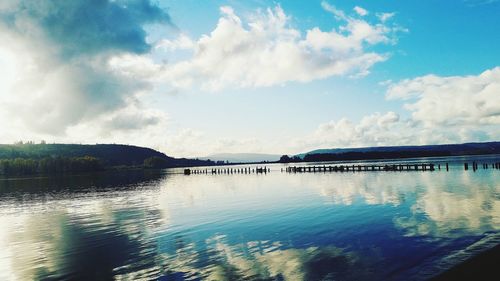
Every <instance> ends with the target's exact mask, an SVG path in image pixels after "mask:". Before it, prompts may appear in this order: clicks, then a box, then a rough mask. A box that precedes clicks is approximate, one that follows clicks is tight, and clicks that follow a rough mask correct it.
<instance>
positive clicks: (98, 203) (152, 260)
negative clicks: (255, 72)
mask: <svg viewBox="0 0 500 281" xmlns="http://www.w3.org/2000/svg"><path fill="white" fill-rule="evenodd" d="M498 159H499V158H498V156H490V157H476V161H478V162H479V163H482V162H487V163H492V162H498V161H499V160H498ZM410 161H412V160H410ZM413 161H415V160H413ZM432 161H433V162H436V163H437V162H438V161H442V162H443V163H444V162H450V163H452V165H451V166H450V171H449V172H446V171H445V170H444V169H442V170H441V171H434V172H429V171H427V172H414V171H413V172H354V173H353V172H344V173H340V172H339V173H305V174H286V173H281V172H280V169H281V168H282V167H284V166H282V165H269V166H268V167H270V168H271V172H270V173H268V174H266V175H263V174H258V175H256V174H251V175H245V174H243V175H242V174H232V175H225V174H223V175H190V176H184V175H182V174H181V173H179V172H180V170H169V171H160V172H143V171H127V172H105V173H99V174H91V175H82V176H65V177H53V178H43V177H40V178H32V179H9V180H6V179H0V280H109V279H117V280H151V279H153V280H155V279H159V280H413V279H415V280H421V279H427V278H429V277H431V276H433V275H435V274H437V273H439V272H441V271H443V270H446V269H448V268H449V267H451V266H453V265H455V264H457V263H459V262H461V261H463V260H466V259H468V258H470V257H471V256H474V255H476V254H478V253H480V252H481V251H484V250H485V249H489V248H491V247H493V246H495V245H498V244H499V243H500V231H499V230H500V170H494V169H491V168H490V169H482V167H481V165H479V168H480V169H479V170H477V171H475V172H473V171H472V170H469V171H464V170H463V161H470V158H454V159H433V160H432ZM233 168H234V167H233Z"/></svg>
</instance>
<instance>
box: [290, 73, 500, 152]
mask: <svg viewBox="0 0 500 281" xmlns="http://www.w3.org/2000/svg"><path fill="white" fill-rule="evenodd" d="M385 85H387V87H388V89H387V93H386V97H387V99H390V100H404V101H406V104H404V106H403V108H402V109H403V111H404V110H406V111H408V112H409V113H411V114H410V117H409V118H400V116H399V115H398V114H397V113H395V112H387V113H385V114H381V113H375V114H372V115H367V116H365V117H363V118H361V120H360V121H359V122H357V123H356V122H352V121H350V120H348V119H345V118H342V119H340V120H338V121H330V122H326V123H323V124H320V125H319V126H318V128H317V129H316V130H315V131H314V132H313V133H311V134H310V135H308V136H306V137H303V138H298V139H295V140H293V141H292V142H291V144H290V148H291V150H292V151H308V150H311V149H316V148H320V147H322V148H332V147H362V146H382V145H388V146H389V145H424V144H440V143H462V142H471V141H496V140H498V139H500V95H498V93H499V92H500V67H496V68H493V69H490V70H487V71H484V72H483V73H481V74H479V75H471V76H452V77H440V76H436V75H427V76H422V77H417V78H413V79H405V80H402V81H400V82H387V83H385Z"/></svg>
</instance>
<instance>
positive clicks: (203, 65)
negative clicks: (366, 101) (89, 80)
mask: <svg viewBox="0 0 500 281" xmlns="http://www.w3.org/2000/svg"><path fill="white" fill-rule="evenodd" d="M323 7H324V8H325V10H327V11H328V12H331V13H333V15H334V16H335V17H336V18H337V20H338V21H339V24H340V26H338V28H336V29H335V28H334V29H332V30H330V31H323V30H320V29H319V28H317V27H315V28H312V29H310V30H307V31H306V32H305V34H303V33H302V32H301V31H300V30H298V29H295V28H293V27H292V25H291V23H290V16H288V15H286V14H285V12H284V11H283V9H282V8H281V7H280V6H277V7H275V8H274V9H270V8H269V9H267V10H266V11H265V12H257V13H255V14H253V15H251V16H250V17H249V19H248V20H244V19H242V18H241V17H240V16H238V15H237V14H236V13H235V12H234V10H233V9H232V8H231V7H221V8H220V12H221V17H220V19H219V21H218V23H217V26H216V27H215V29H214V30H213V31H212V32H210V34H206V35H203V36H201V37H200V38H198V39H197V40H193V39H189V37H187V36H186V35H184V34H181V35H179V37H178V38H176V39H174V40H162V41H161V42H159V43H158V44H157V50H162V51H176V50H186V49H191V51H192V53H191V55H190V56H188V57H187V58H186V59H184V60H180V61H177V62H175V63H172V64H169V65H162V71H161V74H159V75H158V77H156V79H157V81H163V82H165V81H166V82H167V83H169V84H170V85H173V86H174V87H192V86H197V85H199V86H201V88H202V89H207V90H211V91H217V90H221V89H223V88H228V87H234V88H240V87H266V86H272V85H280V84H283V83H286V82H290V81H299V82H308V81H312V80H316V79H322V78H326V77H331V76H338V75H342V76H344V75H354V76H359V75H366V74H368V73H369V71H370V69H371V68H372V66H373V65H374V64H376V63H378V62H381V61H384V60H386V59H387V57H388V55H387V54H384V53H377V52H374V51H370V47H371V46H375V45H380V44H390V43H392V42H393V41H394V38H393V35H394V34H393V33H394V32H396V31H397V30H395V29H394V28H392V27H389V26H387V25H384V24H383V23H381V22H378V23H370V22H367V21H366V20H364V19H360V18H359V15H357V16H358V17H356V16H349V15H346V14H345V13H344V12H343V11H340V10H337V9H335V8H334V7H333V6H330V5H328V4H327V3H326V2H325V3H323ZM357 8H358V9H356V11H357V12H356V13H357V14H366V13H368V12H367V11H366V10H364V9H361V8H359V7H357ZM360 9H361V10H360ZM119 60H124V61H126V62H125V63H121V62H119ZM133 60H136V59H134V58H130V57H121V58H117V61H115V65H117V66H123V67H117V68H116V69H117V71H122V72H128V73H130V72H136V71H137V70H134V69H140V67H141V66H140V64H137V65H136V64H134V63H133ZM150 64H151V65H154V63H153V62H151V63H150ZM153 67H154V66H153Z"/></svg>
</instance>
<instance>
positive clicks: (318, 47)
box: [0, 0, 500, 157]
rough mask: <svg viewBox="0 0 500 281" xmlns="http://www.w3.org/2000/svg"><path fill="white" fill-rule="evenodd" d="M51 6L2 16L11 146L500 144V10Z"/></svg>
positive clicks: (363, 4)
mask: <svg viewBox="0 0 500 281" xmlns="http://www.w3.org/2000/svg"><path fill="white" fill-rule="evenodd" d="M40 3H41V4H40V5H32V3H30V1H22V0H12V1H7V2H6V4H2V5H3V6H2V5H0V19H1V21H0V39H2V41H3V42H11V43H9V44H7V45H6V46H2V47H0V63H2V64H4V67H3V68H2V69H3V70H2V71H3V72H4V73H0V74H4V75H1V76H2V77H3V78H0V80H1V79H3V80H2V81H0V82H2V85H4V86H0V109H1V110H0V121H2V122H3V123H8V124H9V126H8V127H6V129H5V130H4V131H2V132H0V142H3V143H8V142H12V141H15V140H19V139H24V140H27V139H31V140H36V141H38V140H42V139H44V140H47V141H49V142H51V141H55V142H76V143H96V142H100V143H103V142H119V143H130V144H137V145H144V146H150V147H153V148H157V149H160V150H162V151H164V152H166V153H168V154H170V155H173V156H188V157H193V156H205V155H208V154H211V153H219V152H264V153H277V154H280V153H290V154H292V153H300V152H304V151H307V150H309V149H315V148H325V147H357V146H372V145H402V144H433V143H455V142H466V141H486V140H499V137H500V135H499V131H500V130H499V129H500V128H499V125H500V100H499V98H498V97H497V96H498V94H496V93H498V91H499V90H500V69H499V68H498V66H499V62H500V52H499V51H498V50H499V49H500V33H499V32H497V31H496V28H497V27H498V26H500V17H498V15H499V14H500V1H486V0H470V1H236V0H232V1H168V0H163V1H158V2H149V1H147V0H130V1H126V0H120V1H112V2H108V1H106V0H102V1H94V2H85V1H74V2H72V3H71V4H68V3H64V2H58V1H55V2H50V1H41V2H40ZM94 4H95V5H94ZM86 12H89V13H86ZM61 15H70V16H67V17H66V16H61ZM58 17H62V18H58ZM89 17H90V18H89ZM54 18H55V19H56V20H55V21H54V20H53V19H54ZM89 23H95V24H94V25H91V24H89ZM93 27H95V28H93ZM74 34H79V36H73V35H74ZM34 42H35V43H34ZM0 72H1V71H0Z"/></svg>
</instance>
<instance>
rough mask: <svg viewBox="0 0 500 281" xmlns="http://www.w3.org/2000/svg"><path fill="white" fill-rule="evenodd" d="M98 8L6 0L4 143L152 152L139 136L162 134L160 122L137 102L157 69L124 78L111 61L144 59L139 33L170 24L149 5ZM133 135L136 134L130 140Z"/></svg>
mask: <svg viewBox="0 0 500 281" xmlns="http://www.w3.org/2000/svg"><path fill="white" fill-rule="evenodd" d="M101 2H102V3H101ZM101 2H100V3H98V4H96V3H94V2H89V1H84V0H75V1H70V2H67V3H64V4H63V3H59V4H55V3H54V2H53V1H47V0H40V1H36V3H34V2H33V1H25V0H12V1H8V2H7V3H6V4H5V3H4V4H2V5H0V41H2V42H3V44H1V45H0V63H1V65H2V67H0V124H2V130H0V141H1V142H2V143H6V142H7V143H8V142H12V141H15V140H19V139H24V140H41V139H45V140H47V141H50V142H51V141H58V142H81V141H86V142H97V141H99V142H107V141H116V142H128V141H134V142H135V143H137V144H143V145H153V144H152V143H151V142H149V141H147V140H146V139H144V138H143V137H142V136H145V135H149V134H151V132H152V131H153V129H154V130H157V133H158V134H160V133H161V131H163V130H164V126H165V124H166V115H165V114H164V113H161V112H158V111H155V110H152V109H148V108H147V107H146V105H145V104H143V103H142V102H141V101H142V100H143V99H142V95H143V94H144V93H145V92H148V91H150V90H151V89H152V87H153V84H152V83H151V82H152V80H151V79H150V76H151V72H152V71H155V70H156V69H149V71H150V72H148V73H145V72H144V71H142V72H137V73H122V72H118V71H116V69H114V68H113V64H112V63H111V62H110V61H111V60H112V58H113V57H115V56H124V57H134V58H139V57H141V56H140V55H141V54H145V53H148V52H149V50H150V49H151V47H152V46H151V45H150V44H149V43H148V42H146V31H145V30H144V29H143V26H144V25H145V24H149V23H159V24H165V25H169V24H170V20H169V16H168V15H167V14H166V13H165V12H164V11H162V10H161V9H160V8H159V7H157V6H155V5H154V4H151V3H150V2H149V1H142V2H141V3H139V2H137V1H123V3H116V2H114V1H101ZM2 3H3V2H2ZM123 4H127V7H125V6H124V5H123ZM81 17H84V19H82V18H81ZM89 17H90V18H89ZM49 19H50V20H49ZM82 20H85V21H89V22H92V23H93V24H81V23H82ZM137 63H138V61H135V62H134V65H137ZM142 63H143V66H144V63H145V62H142ZM148 130H151V131H148ZM131 134H134V135H135V134H136V135H135V136H134V137H133V140H132V139H131V137H130V135H131ZM118 136H122V137H121V138H119V137H118Z"/></svg>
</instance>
